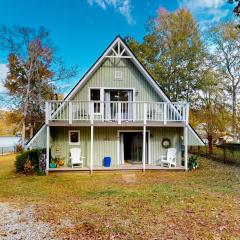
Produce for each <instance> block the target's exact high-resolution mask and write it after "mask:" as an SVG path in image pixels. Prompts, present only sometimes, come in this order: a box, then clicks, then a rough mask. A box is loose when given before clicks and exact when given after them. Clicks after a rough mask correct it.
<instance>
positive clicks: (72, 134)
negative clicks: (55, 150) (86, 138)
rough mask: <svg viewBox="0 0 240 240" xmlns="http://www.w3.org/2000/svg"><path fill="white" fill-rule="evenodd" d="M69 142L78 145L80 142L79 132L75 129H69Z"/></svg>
mask: <svg viewBox="0 0 240 240" xmlns="http://www.w3.org/2000/svg"><path fill="white" fill-rule="evenodd" d="M68 134H69V144H71V145H79V144H80V132H79V131H77V130H72V131H69V133H68Z"/></svg>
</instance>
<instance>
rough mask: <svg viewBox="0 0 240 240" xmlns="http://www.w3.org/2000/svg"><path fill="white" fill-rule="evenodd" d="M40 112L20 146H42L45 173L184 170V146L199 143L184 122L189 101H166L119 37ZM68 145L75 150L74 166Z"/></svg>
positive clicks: (200, 141)
mask: <svg viewBox="0 0 240 240" xmlns="http://www.w3.org/2000/svg"><path fill="white" fill-rule="evenodd" d="M45 113H46V119H45V124H44V125H43V126H42V127H41V128H40V129H39V131H38V132H37V133H36V134H35V136H34V137H33V138H32V139H30V141H29V142H28V143H27V145H26V147H27V148H30V149H33V148H45V149H46V171H47V172H49V171H67V170H69V171H71V170H74V171H75V170H79V171H86V170H87V171H91V172H92V171H94V170H114V169H142V170H143V171H145V170H147V169H182V170H187V166H188V146H201V145H204V143H203V142H202V140H201V138H200V137H199V136H198V134H197V133H196V132H195V131H194V129H193V128H192V127H191V126H190V125H189V123H188V119H189V103H186V102H171V101H170V99H169V98H168V97H167V96H166V95H165V94H164V92H163V91H162V89H161V86H159V84H158V83H157V82H156V81H155V80H154V79H153V78H152V77H151V76H150V74H149V73H148V72H147V71H146V69H145V68H144V67H143V65H142V64H141V63H140V62H139V61H138V59H137V58H136V57H135V55H134V54H133V53H132V51H131V50H130V49H129V47H128V46H127V44H126V43H125V42H124V41H123V39H122V38H121V37H120V36H118V37H116V38H115V39H114V41H113V42H112V43H111V44H110V45H109V47H108V48H107V49H106V50H105V51H104V52H103V54H102V55H101V56H100V58H99V59H98V60H97V61H96V62H95V64H94V65H93V66H92V67H91V68H90V69H89V70H88V72H87V73H86V74H85V75H84V76H83V77H82V79H81V80H80V81H79V82H78V84H77V85H76V86H75V87H74V88H73V89H72V91H71V92H70V93H69V94H68V95H67V97H66V98H65V99H64V100H62V101H48V102H46V105H45ZM72 149H75V150H76V149H79V151H78V154H79V155H80V157H79V158H80V160H81V164H80V165H79V166H74V165H73V164H72V163H71V159H73V157H72V156H71V152H72V151H73V150H72ZM170 149H171V151H172V150H173V154H174V155H173V156H172V157H171V154H170V152H171V151H170ZM173 158H174V159H173ZM52 159H61V162H62V163H61V166H59V167H57V168H55V167H52V165H51V162H52ZM164 159H165V160H164ZM169 159H170V160H171V159H172V160H171V161H173V162H172V163H173V164H163V163H164V161H165V163H167V162H166V161H170V160H169ZM106 160H108V166H106V164H105V163H106V162H105V161H106ZM109 161H110V162H109Z"/></svg>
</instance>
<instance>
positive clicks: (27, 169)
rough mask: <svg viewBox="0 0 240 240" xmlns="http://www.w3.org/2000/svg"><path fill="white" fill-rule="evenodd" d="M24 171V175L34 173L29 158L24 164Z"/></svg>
mask: <svg viewBox="0 0 240 240" xmlns="http://www.w3.org/2000/svg"><path fill="white" fill-rule="evenodd" d="M24 173H25V174H26V175H32V174H33V173H34V167H33V166H32V163H31V161H30V160H29V159H27V161H26V162H25V164H24Z"/></svg>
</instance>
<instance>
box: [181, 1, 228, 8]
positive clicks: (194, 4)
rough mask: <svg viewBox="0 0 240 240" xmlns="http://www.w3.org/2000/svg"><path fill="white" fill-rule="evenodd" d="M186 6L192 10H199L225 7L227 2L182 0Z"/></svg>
mask: <svg viewBox="0 0 240 240" xmlns="http://www.w3.org/2000/svg"><path fill="white" fill-rule="evenodd" d="M181 2H182V4H183V5H184V6H187V7H188V8H190V9H198V8H219V7H221V6H223V5H224V3H225V0H194V1H192V0H182V1H181Z"/></svg>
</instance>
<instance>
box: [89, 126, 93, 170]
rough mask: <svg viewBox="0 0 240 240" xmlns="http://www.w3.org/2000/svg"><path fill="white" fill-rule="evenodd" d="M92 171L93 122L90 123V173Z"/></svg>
mask: <svg viewBox="0 0 240 240" xmlns="http://www.w3.org/2000/svg"><path fill="white" fill-rule="evenodd" d="M92 172H93V124H91V147H90V173H91V174H92Z"/></svg>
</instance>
